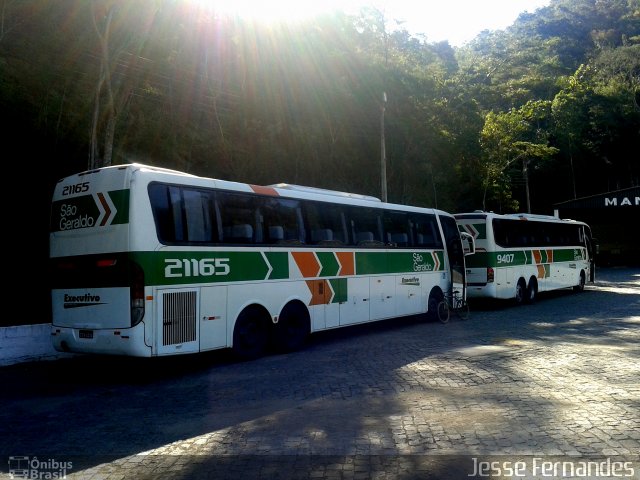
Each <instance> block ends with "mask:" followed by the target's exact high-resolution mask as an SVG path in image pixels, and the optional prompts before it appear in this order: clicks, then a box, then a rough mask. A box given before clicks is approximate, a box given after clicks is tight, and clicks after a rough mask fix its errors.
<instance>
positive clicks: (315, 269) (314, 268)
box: [291, 252, 320, 278]
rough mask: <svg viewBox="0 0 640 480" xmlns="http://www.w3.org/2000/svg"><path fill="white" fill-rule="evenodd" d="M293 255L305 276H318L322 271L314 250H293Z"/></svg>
mask: <svg viewBox="0 0 640 480" xmlns="http://www.w3.org/2000/svg"><path fill="white" fill-rule="evenodd" d="M291 255H292V256H293V260H294V261H295V262H296V265H298V268H299V269H300V273H302V276H303V277H305V278H306V277H317V276H318V274H319V273H320V263H319V262H318V259H317V258H316V256H315V255H314V254H313V252H291Z"/></svg>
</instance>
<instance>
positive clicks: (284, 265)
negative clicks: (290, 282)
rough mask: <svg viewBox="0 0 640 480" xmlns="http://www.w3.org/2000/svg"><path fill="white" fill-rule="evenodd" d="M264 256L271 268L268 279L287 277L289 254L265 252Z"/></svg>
mask: <svg viewBox="0 0 640 480" xmlns="http://www.w3.org/2000/svg"><path fill="white" fill-rule="evenodd" d="M265 256H266V257H267V261H268V262H269V264H271V268H272V269H273V270H272V271H271V273H270V274H269V280H280V279H283V278H289V254H288V253H287V252H267V253H265Z"/></svg>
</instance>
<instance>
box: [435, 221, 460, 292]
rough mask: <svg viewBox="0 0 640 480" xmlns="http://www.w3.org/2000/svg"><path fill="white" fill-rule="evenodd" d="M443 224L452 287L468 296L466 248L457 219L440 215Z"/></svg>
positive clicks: (453, 289)
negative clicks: (466, 290)
mask: <svg viewBox="0 0 640 480" xmlns="http://www.w3.org/2000/svg"><path fill="white" fill-rule="evenodd" d="M438 218H439V219H440V223H441V225H442V233H443V234H444V241H445V246H446V249H447V256H448V257H449V270H450V274H451V289H452V291H458V292H460V294H461V295H462V298H466V292H465V275H466V270H465V263H464V249H463V248H462V241H461V240H460V231H459V230H458V224H457V223H456V221H455V219H453V218H451V217H447V216H443V215H439V216H438Z"/></svg>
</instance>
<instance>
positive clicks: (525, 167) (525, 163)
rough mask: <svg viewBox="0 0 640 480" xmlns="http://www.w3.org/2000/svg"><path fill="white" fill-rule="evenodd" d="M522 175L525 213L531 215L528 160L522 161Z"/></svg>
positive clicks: (525, 158)
mask: <svg viewBox="0 0 640 480" xmlns="http://www.w3.org/2000/svg"><path fill="white" fill-rule="evenodd" d="M522 174H523V176H524V188H525V192H526V195H527V213H531V200H529V159H528V158H527V157H524V158H523V159H522Z"/></svg>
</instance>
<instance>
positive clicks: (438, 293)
mask: <svg viewBox="0 0 640 480" xmlns="http://www.w3.org/2000/svg"><path fill="white" fill-rule="evenodd" d="M443 300H444V294H443V293H442V290H440V289H439V288H438V287H436V288H434V289H433V290H431V293H430V294H429V302H428V303H427V314H426V315H425V318H426V320H428V321H435V320H437V319H438V306H439V305H440V302H442V301H443Z"/></svg>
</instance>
